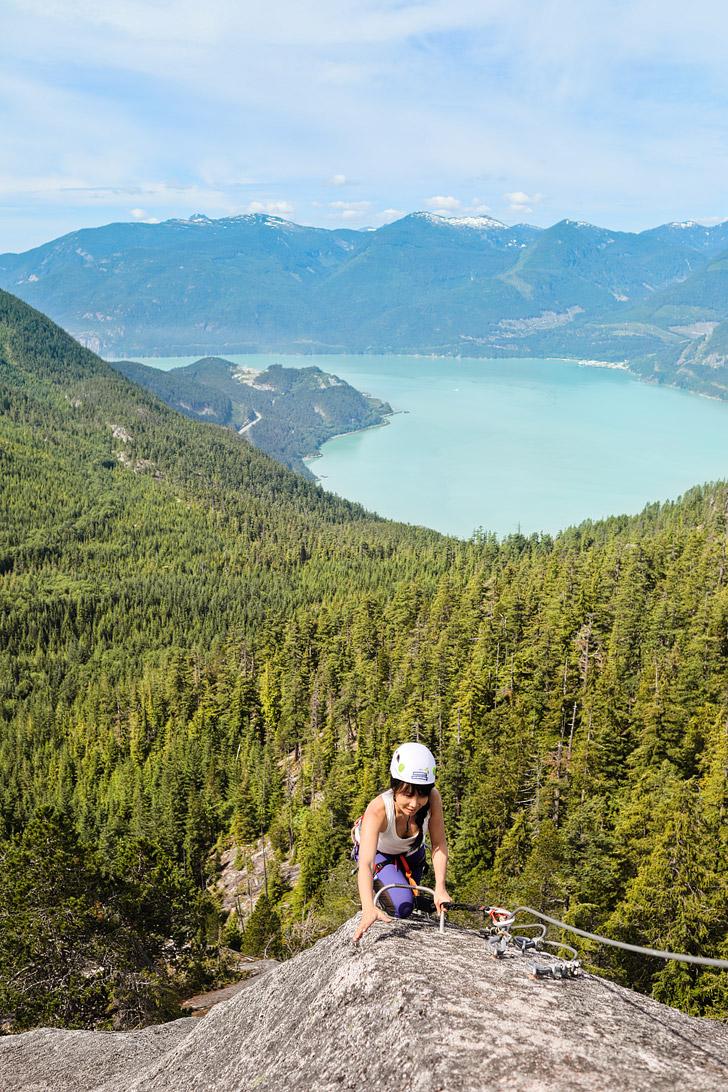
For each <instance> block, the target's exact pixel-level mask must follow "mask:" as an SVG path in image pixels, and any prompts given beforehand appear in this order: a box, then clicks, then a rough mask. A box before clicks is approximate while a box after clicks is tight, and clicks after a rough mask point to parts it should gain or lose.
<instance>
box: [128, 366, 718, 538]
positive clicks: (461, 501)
mask: <svg viewBox="0 0 728 1092" xmlns="http://www.w3.org/2000/svg"><path fill="white" fill-rule="evenodd" d="M196 359H199V358H198V357H178V358H174V359H170V358H164V359H147V360H146V361H145V363H147V364H154V365H155V366H157V367H163V368H164V369H165V370H168V369H169V368H172V367H177V366H179V365H180V364H185V363H190V362H192V361H193V360H196ZM226 359H229V360H233V361H236V362H239V363H240V364H243V365H245V366H247V367H250V368H258V369H262V368H265V367H267V365H268V364H270V363H272V362H274V361H280V362H281V363H285V364H287V365H289V366H297V367H307V366H310V365H312V364H316V365H317V366H318V367H320V368H322V369H323V370H324V371H328V372H334V373H335V374H337V375H339V376H341V377H342V378H343V379H346V380H347V381H348V382H349V383H351V384H353V385H354V386H355V387H358V388H359V389H360V390H363V391H367V392H368V393H370V394H374V395H376V396H377V397H379V398H382V399H384V400H386V401H388V402H389V403H390V404H391V405H392V406H393V407H394V408H396V409H397V410H399V411H404V412H399V413H397V414H396V415H395V416H393V417H391V418H390V419H389V424H388V426H386V427H384V428H377V429H369V430H367V431H366V432H360V433H354V434H351V435H348V436H342V437H338V438H337V439H335V440H331V441H329V443H327V444H326V445H325V446H324V448H323V454H322V457H321V458H318V459H315V460H313V461H312V462H311V463H310V464H309V465H310V467H311V469H312V470H313V472H314V473H315V474H316V475H318V476H319V477H320V478H321V482H322V485H323V486H324V487H325V488H326V489H329V490H331V491H333V492H334V493H338V494H340V495H341V496H343V497H348V498H349V499H351V500H356V501H360V502H361V503H362V504H364V505H366V507H367V508H370V509H373V510H374V511H376V512H379V513H380V514H381V515H383V516H388V517H390V518H391V519H398V520H404V521H406V522H408V523H419V524H425V525H426V526H428V527H434V528H436V529H437V530H439V531H445V532H448V533H451V534H456V535H459V536H461V537H468V536H469V535H470V534H472V532H473V530H474V529H475V528H477V527H483V528H484V529H485V530H488V531H495V532H496V533H497V534H499V535H504V534H508V533H510V532H512V531H516V530H518V529H520V530H521V532H522V533H524V534H530V533H531V532H533V531H548V532H551V533H554V532H556V531H558V530H559V529H561V528H563V527H566V526H568V525H570V524H573V523H579V522H581V521H582V520H583V519H587V518H590V519H597V518H599V517H602V516H608V515H616V514H619V513H623V512H627V513H634V512H638V511H640V510H641V509H642V508H643V507H644V505H645V504H647V503H649V502H652V501H657V500H667V499H673V498H675V497H677V496H678V495H679V494H680V493H682V492H684V491H685V490H686V489H688V488H689V487H690V486H691V485H695V484H698V483H701V482H704V481H711V480H715V479H718V478H723V477H726V476H728V403H721V402H714V401H710V400H708V399H705V398H698V397H697V396H696V395H690V394H685V393H683V392H681V391H675V390H670V389H668V388H662V387H655V386H651V385H648V384H646V383H640V382H638V381H637V380H635V379H633V378H631V377H630V376H628V375H627V374H625V373H624V372H623V371H619V370H615V369H608V368H590V367H583V366H580V365H578V364H576V363H574V362H567V361H554V360H454V359H452V358H432V357H401V356H321V357H288V358H286V357H283V356H280V355H278V356H276V355H269V354H266V355H256V356H228V357H226Z"/></svg>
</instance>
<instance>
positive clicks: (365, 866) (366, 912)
mask: <svg viewBox="0 0 728 1092" xmlns="http://www.w3.org/2000/svg"><path fill="white" fill-rule="evenodd" d="M386 827H387V813H386V811H385V808H384V801H383V800H382V799H381V798H380V797H377V799H376V800H372V802H371V804H370V805H369V807H368V808H367V810H366V811H365V812H364V818H363V819H362V821H361V828H360V830H359V874H358V876H357V883H358V886H359V898H360V899H361V910H362V913H361V921H360V922H359V928H358V929H357V931H356V933H355V934H354V941H357V940H359V938H360V937H362V936H364V933H366V931H367V929H368V928H369V926H370V925H373V924H374V922H375V921H391V920H392V919H391V918H390V917H387V915H386V914H385V913H384V911H383V910H380V909H379V907H376V906H375V905H374V862H375V859H376V856H377V842H378V840H379V835H380V834H381V832H382V831H383V830H386Z"/></svg>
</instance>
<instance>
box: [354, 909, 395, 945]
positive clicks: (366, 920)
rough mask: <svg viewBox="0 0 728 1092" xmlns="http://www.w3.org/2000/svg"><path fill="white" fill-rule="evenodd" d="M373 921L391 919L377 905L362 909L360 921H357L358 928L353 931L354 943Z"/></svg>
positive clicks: (389, 920)
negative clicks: (369, 908)
mask: <svg viewBox="0 0 728 1092" xmlns="http://www.w3.org/2000/svg"><path fill="white" fill-rule="evenodd" d="M375 921H386V922H391V921H392V919H391V918H390V917H387V915H386V914H385V913H384V911H383V910H380V909H379V907H378V906H373V907H372V908H371V910H362V912H361V921H360V922H359V928H358V929H357V931H356V932H355V933H354V943H355V944H356V942H357V940H359V939H360V938H361V937H363V936H364V934H365V933H366V931H367V929H368V928H369V926H370V925H373V924H374V922H375Z"/></svg>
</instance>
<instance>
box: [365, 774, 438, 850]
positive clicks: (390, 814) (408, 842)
mask: <svg viewBox="0 0 728 1092" xmlns="http://www.w3.org/2000/svg"><path fill="white" fill-rule="evenodd" d="M381 798H382V800H383V801H384V810H385V811H386V813H387V829H386V830H383V831H382V832H381V834H380V835H379V840H378V841H377V853H387V854H393V855H396V854H398V853H404V854H407V853H409V852H410V850H411V849H412V846H413V845H414V844H415V840H416V838H417V835H416V834H415V835H413V836H412V837H411V838H400V837H399V835H398V834H397V821H396V819H395V815H394V792H393V791H392V789H387V791H386V792H383V793H382V794H381ZM429 822H430V813H429V811H428V813H427V815H426V816H425V821H424V823H423V824H422V841H423V842H424V840H425V837H426V836H427V827H428V825H429Z"/></svg>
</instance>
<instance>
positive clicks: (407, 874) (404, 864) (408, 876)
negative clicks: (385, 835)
mask: <svg viewBox="0 0 728 1092" xmlns="http://www.w3.org/2000/svg"><path fill="white" fill-rule="evenodd" d="M398 860H400V861H401V862H402V871H403V872H404V874H405V877H406V879H407V883H408V884H409V885H410V887H411V888H412V890H413V891H414V893H415V894H416V895H419V893H420V889H419V887H418V886H417V884H416V883H415V879H414V876H413V875H412V872H411V870H410V866H409V865H408V864H407V858H406V857H405V856H404V854H400V855H399V857H398Z"/></svg>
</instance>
